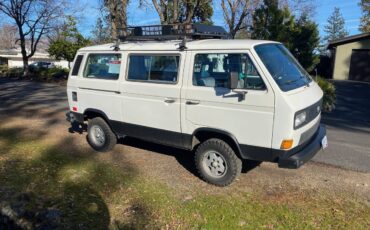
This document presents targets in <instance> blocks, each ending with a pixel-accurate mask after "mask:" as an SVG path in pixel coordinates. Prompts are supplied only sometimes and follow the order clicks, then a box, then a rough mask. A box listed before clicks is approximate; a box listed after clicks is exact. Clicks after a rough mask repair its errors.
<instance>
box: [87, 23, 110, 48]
mask: <svg viewBox="0 0 370 230" xmlns="http://www.w3.org/2000/svg"><path fill="white" fill-rule="evenodd" d="M91 34H92V41H93V42H94V43H95V44H102V43H107V42H109V41H111V40H112V37H111V29H110V26H109V24H108V23H105V22H104V21H103V19H102V17H99V18H98V19H97V20H96V24H95V28H94V29H93V30H92V31H91Z"/></svg>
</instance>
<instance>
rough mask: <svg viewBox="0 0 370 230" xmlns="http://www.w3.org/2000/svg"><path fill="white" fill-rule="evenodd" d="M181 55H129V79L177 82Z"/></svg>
mask: <svg viewBox="0 0 370 230" xmlns="http://www.w3.org/2000/svg"><path fill="white" fill-rule="evenodd" d="M179 61H180V57H179V56H176V55H137V54H132V55H130V56H129V67H128V76H127V79H128V80H136V81H152V82H163V83H176V82H177V75H178V69H179Z"/></svg>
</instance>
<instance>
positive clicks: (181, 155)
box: [119, 137, 262, 177]
mask: <svg viewBox="0 0 370 230" xmlns="http://www.w3.org/2000/svg"><path fill="white" fill-rule="evenodd" d="M119 144H123V145H127V146H131V147H134V148H139V149H144V150H147V151H150V152H155V153H158V154H164V155H167V156H172V157H174V158H175V159H176V160H177V162H178V163H179V164H180V165H181V166H182V167H184V168H185V169H186V170H187V171H189V172H190V173H192V174H193V175H194V176H197V177H198V173H197V170H196V168H195V163H194V152H192V151H187V150H182V149H177V148H173V147H169V146H164V145H160V144H155V143H151V142H147V141H143V140H139V139H136V138H132V137H125V138H124V139H122V140H120V141H119ZM261 163H262V162H258V161H250V160H243V168H242V173H247V172H249V171H250V170H253V169H254V168H256V167H258V166H259V165H260V164H261Z"/></svg>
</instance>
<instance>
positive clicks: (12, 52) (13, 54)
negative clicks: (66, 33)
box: [0, 49, 52, 59]
mask: <svg viewBox="0 0 370 230" xmlns="http://www.w3.org/2000/svg"><path fill="white" fill-rule="evenodd" d="M0 57H3V58H8V59H21V58H22V53H21V51H20V50H19V49H9V50H0ZM32 59H52V58H51V57H50V55H49V54H48V53H41V52H36V53H35V54H34V55H33V56H32Z"/></svg>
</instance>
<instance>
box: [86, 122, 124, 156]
mask: <svg viewBox="0 0 370 230" xmlns="http://www.w3.org/2000/svg"><path fill="white" fill-rule="evenodd" d="M93 127H99V128H100V129H101V130H102V132H103V133H104V136H105V141H104V143H103V144H102V145H98V144H96V143H95V141H94V139H93V137H92V135H93V133H92V132H93V131H92V128H93ZM87 142H88V143H89V144H90V146H91V147H92V148H93V149H94V150H95V151H98V152H108V151H110V150H112V149H113V147H114V146H115V145H116V144H117V136H116V135H115V134H114V133H113V131H112V130H111V128H110V127H109V125H108V124H107V122H106V121H105V120H104V119H103V118H101V117H95V118H93V119H91V120H89V121H88V126H87Z"/></svg>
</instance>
